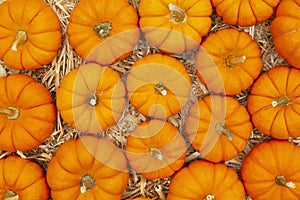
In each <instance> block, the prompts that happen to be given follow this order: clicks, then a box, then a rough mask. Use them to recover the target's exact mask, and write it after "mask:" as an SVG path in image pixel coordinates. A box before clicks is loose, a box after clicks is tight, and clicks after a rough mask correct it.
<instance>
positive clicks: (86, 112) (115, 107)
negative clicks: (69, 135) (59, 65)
mask: <svg viewBox="0 0 300 200" xmlns="http://www.w3.org/2000/svg"><path fill="white" fill-rule="evenodd" d="M125 95H126V92H125V86H124V83H123V82H122V81H121V79H120V76H119V74H118V73H117V72H115V71H114V70H112V69H111V68H108V67H101V66H100V65H97V64H94V63H90V64H85V65H82V66H80V67H79V68H76V69H73V70H72V71H71V72H69V73H68V74H67V75H66V76H65V77H64V79H63V80H62V82H61V85H60V88H59V90H58V92H57V102H56V104H57V108H58V110H59V112H60V114H61V116H62V118H63V120H64V121H65V122H67V123H69V124H71V125H72V127H74V128H76V129H78V130H80V131H82V132H89V133H99V132H102V131H105V129H106V128H107V127H109V126H112V125H114V124H115V123H116V122H117V121H118V120H119V119H120V117H121V115H122V113H123V111H124V108H125V106H126V99H125Z"/></svg>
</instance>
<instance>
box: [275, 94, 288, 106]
mask: <svg viewBox="0 0 300 200" xmlns="http://www.w3.org/2000/svg"><path fill="white" fill-rule="evenodd" d="M290 103H291V99H290V98H289V97H287V96H282V97H280V98H279V99H277V100H275V101H272V103H271V104H272V107H277V106H287V105H288V104H290Z"/></svg>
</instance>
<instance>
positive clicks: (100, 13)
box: [67, 0, 140, 65]
mask: <svg viewBox="0 0 300 200" xmlns="http://www.w3.org/2000/svg"><path fill="white" fill-rule="evenodd" d="M67 34H68V39H69V43H70V45H71V46H72V47H73V48H74V49H75V51H76V53H78V54H79V55H80V56H81V57H82V58H83V59H85V60H88V61H90V62H96V63H98V64H101V65H108V64H111V63H113V62H115V61H116V60H120V59H123V58H125V57H127V56H128V55H129V54H130V53H131V52H132V50H133V47H134V45H135V44H136V43H137V41H138V40H139V36H140V31H139V29H138V17H137V13H136V11H135V9H134V8H133V7H132V6H131V5H129V4H128V2H127V1H126V0H118V1H106V0H100V1H97V0H81V1H80V2H78V4H77V5H76V6H75V8H74V9H73V10H72V12H71V14H70V20H69V24H68V27H67Z"/></svg>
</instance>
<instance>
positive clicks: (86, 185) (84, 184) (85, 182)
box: [80, 174, 95, 194]
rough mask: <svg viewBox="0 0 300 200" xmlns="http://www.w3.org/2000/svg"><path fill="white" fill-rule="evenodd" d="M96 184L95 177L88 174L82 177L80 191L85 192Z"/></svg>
mask: <svg viewBox="0 0 300 200" xmlns="http://www.w3.org/2000/svg"><path fill="white" fill-rule="evenodd" d="M94 186H95V179H94V178H93V177H92V176H91V175H89V174H86V175H84V176H83V177H82V178H81V179H80V193H82V194H83V193H85V192H87V191H88V190H91V189H93V188H94Z"/></svg>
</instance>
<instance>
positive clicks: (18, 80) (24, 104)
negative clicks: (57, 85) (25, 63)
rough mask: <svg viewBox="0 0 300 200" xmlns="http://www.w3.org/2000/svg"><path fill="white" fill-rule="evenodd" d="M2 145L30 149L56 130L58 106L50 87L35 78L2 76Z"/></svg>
mask: <svg viewBox="0 0 300 200" xmlns="http://www.w3.org/2000/svg"><path fill="white" fill-rule="evenodd" d="M0 94H1V98H0V149H2V150H6V151H16V150H21V151H26V150H30V149H33V148H35V147H37V146H38V145H40V143H41V142H42V141H44V140H45V139H47V138H48V137H49V136H50V134H51V133H52V131H53V128H54V122H55V119H56V110H55V107H54V105H53V103H52V97H51V96H50V94H49V92H48V90H47V89H46V88H45V87H44V86H43V85H42V84H40V83H38V82H36V81H35V80H34V79H33V78H31V77H29V76H27V75H23V74H14V75H10V76H5V77H0Z"/></svg>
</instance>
